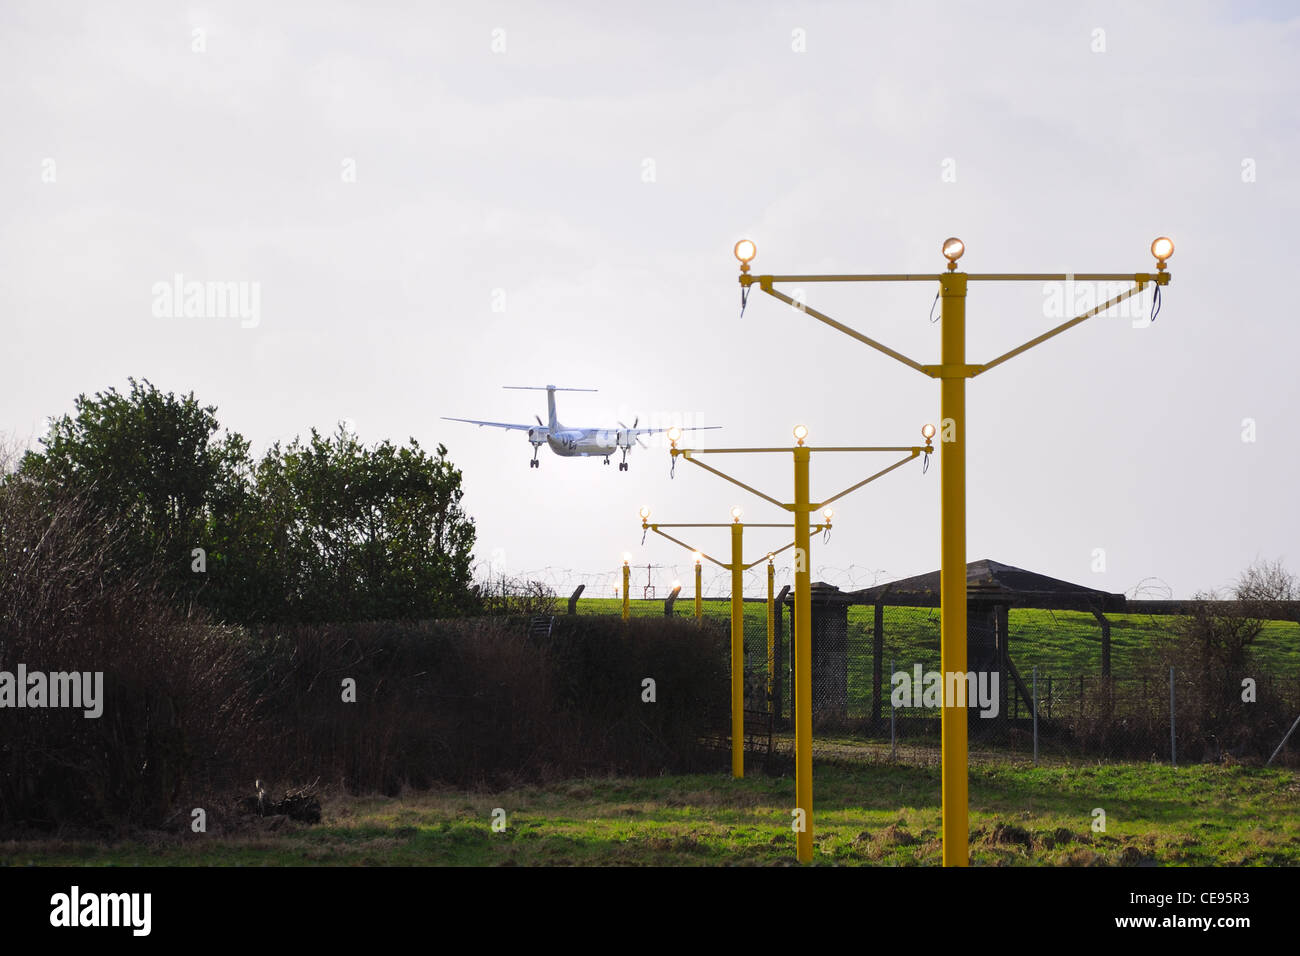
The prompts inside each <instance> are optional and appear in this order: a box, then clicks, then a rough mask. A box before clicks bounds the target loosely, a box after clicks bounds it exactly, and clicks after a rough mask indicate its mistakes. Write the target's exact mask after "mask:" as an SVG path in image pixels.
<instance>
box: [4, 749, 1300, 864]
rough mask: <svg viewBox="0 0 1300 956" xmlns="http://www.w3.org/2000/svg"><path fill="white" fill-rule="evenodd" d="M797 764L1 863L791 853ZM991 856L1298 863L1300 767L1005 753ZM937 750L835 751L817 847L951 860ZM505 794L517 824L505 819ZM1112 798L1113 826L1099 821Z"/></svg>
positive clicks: (983, 805) (631, 858) (977, 820)
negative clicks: (906, 757)
mask: <svg viewBox="0 0 1300 956" xmlns="http://www.w3.org/2000/svg"><path fill="white" fill-rule="evenodd" d="M793 789H794V788H793V781H792V780H790V779H788V778H781V779H774V778H770V777H764V776H759V775H754V776H750V777H748V778H746V779H743V780H732V779H730V778H728V777H726V776H725V775H721V774H716V775H694V776H677V777H659V778H650V779H629V778H605V779H600V778H597V779H588V780H580V781H572V782H568V783H562V784H557V785H554V786H549V787H521V788H517V789H510V790H505V791H500V792H474V791H462V790H443V791H429V792H424V793H411V794H407V795H404V796H401V797H396V798H391V799H390V798H384V797H346V796H335V797H330V798H328V799H327V800H326V801H325V815H324V820H323V822H322V823H321V824H320V825H319V826H304V825H299V824H293V823H289V822H288V821H284V820H283V819H280V820H279V822H278V824H277V823H274V822H272V821H261V820H254V821H252V822H247V823H244V824H241V825H239V826H237V827H234V828H232V829H230V830H227V831H225V832H217V831H218V830H220V827H219V826H214V827H213V832H211V833H208V834H191V833H189V832H184V833H181V834H175V835H163V834H158V835H145V836H143V837H141V836H137V837H136V838H135V839H133V840H131V841H126V842H113V841H106V840H103V839H97V838H85V839H78V838H77V837H76V836H75V835H72V834H64V835H62V836H61V837H58V838H53V839H44V840H39V841H32V842H7V843H0V863H3V864H9V865H13V864H16V865H26V864H28V863H36V864H44V865H59V864H77V865H118V866H123V865H127V866H129V865H145V866H148V865H186V866H187V865H218V866H220V865H271V866H277V865H358V864H389V865H405V864H415V865H429V864H434V865H481V866H528V865H735V864H740V865H760V866H761V865H784V864H789V863H791V862H792V860H793V855H794V846H793V842H792V834H791V833H790V829H789V820H790V805H791V803H792V802H793ZM970 794H971V829H972V832H973V834H974V835H973V839H972V844H971V850H972V858H973V862H974V863H975V864H976V865H986V866H993V865H1101V864H1104V865H1135V864H1140V863H1157V864H1164V865H1180V864H1182V865H1189V864H1199V865H1243V864H1245V865H1281V864H1289V865H1295V864H1297V863H1300V813H1298V812H1297V811H1298V810H1300V777H1298V776H1297V774H1296V773H1295V772H1293V771H1285V770H1259V769H1247V768H1243V767H1222V766H1208V765H1207V766H1193V767H1187V768H1176V769H1175V768H1170V767H1167V766H1158V765H1143V764H1127V765H1112V766H1105V767H1084V768H1073V769H1066V768H1033V767H1010V766H1005V765H991V766H976V767H973V768H972V770H971V787H970ZM938 795H939V779H938V769H937V768H935V767H907V766H899V765H867V766H859V767H850V766H846V765H820V766H819V767H818V770H817V817H816V824H817V831H816V858H815V859H816V862H819V863H834V864H848V865H914V864H921V865H937V864H938V862H939V860H940V838H939V830H940V824H939V802H938ZM498 807H500V808H502V809H504V810H505V811H506V814H507V827H506V829H505V830H504V831H503V832H499V833H498V832H493V830H492V828H491V820H492V812H493V810H494V809H496V808H498ZM1096 807H1101V808H1102V809H1104V810H1105V811H1106V817H1107V820H1106V822H1107V829H1106V832H1105V833H1096V832H1093V831H1092V829H1091V824H1092V820H1093V816H1092V812H1093V809H1094V808H1096Z"/></svg>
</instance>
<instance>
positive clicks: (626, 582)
mask: <svg viewBox="0 0 1300 956" xmlns="http://www.w3.org/2000/svg"><path fill="white" fill-rule="evenodd" d="M631 589H632V568H631V567H630V566H629V565H628V563H627V562H626V561H624V562H623V620H625V621H626V620H627V619H628V617H629V616H630V615H631V613H632V608H631V605H629V603H628V598H629V592H630V591H631Z"/></svg>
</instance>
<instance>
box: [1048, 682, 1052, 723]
mask: <svg viewBox="0 0 1300 956" xmlns="http://www.w3.org/2000/svg"><path fill="white" fill-rule="evenodd" d="M1047 719H1048V720H1051V719H1052V675H1051V674H1048V675H1047Z"/></svg>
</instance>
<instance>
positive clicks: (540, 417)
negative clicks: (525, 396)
mask: <svg viewBox="0 0 1300 956" xmlns="http://www.w3.org/2000/svg"><path fill="white" fill-rule="evenodd" d="M533 418H535V419H537V424H538V425H541V427H542V428H545V427H546V426H545V425H542V416H541V415H534V416H533Z"/></svg>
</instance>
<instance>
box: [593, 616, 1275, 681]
mask: <svg viewBox="0 0 1300 956" xmlns="http://www.w3.org/2000/svg"><path fill="white" fill-rule="evenodd" d="M694 608H695V605H694V599H692V598H686V599H684V600H681V601H679V602H678V604H677V605H676V607H675V608H674V611H675V612H676V613H677V614H678V615H693V614H694V613H695V610H694ZM621 610H622V604H621V602H620V601H618V600H616V599H612V598H584V599H581V600H579V602H578V613H580V614H619V613H621ZM632 613H633V614H634V615H636V616H637V617H642V616H647V617H649V616H654V615H661V614H662V613H663V601H633V602H632ZM704 613H705V614H706V615H707V616H709V617H713V618H718V619H724V620H726V619H729V618H730V614H731V610H730V603H729V602H728V601H725V600H706V601H705V602H704ZM873 615H874V609H873V608H871V607H869V606H865V605H855V606H851V607H850V608H849V635H848V643H849V654H850V657H851V658H853V657H864V656H865V658H866V662H867V663H866V672H867V673H869V672H870V659H871V643H872V626H873ZM1106 617H1107V619H1108V620H1109V621H1110V622H1111V630H1110V637H1111V671H1112V673H1113V674H1114V676H1116V677H1124V676H1127V675H1129V674H1131V673H1132V672H1133V669H1134V666H1135V664H1136V660H1137V655H1138V654H1139V652H1140V651H1141V650H1142V649H1143V648H1145V647H1149V646H1151V644H1152V642H1153V641H1154V640H1156V639H1158V638H1160V637H1163V636H1165V635H1167V634H1169V633H1170V630H1169V629H1170V628H1171V627H1172V626H1173V623H1174V620H1175V619H1174V618H1171V617H1155V616H1152V615H1148V614H1108V615H1107V616H1106ZM766 620H767V611H766V604H765V603H764V602H762V601H748V602H746V603H745V646H746V654H747V655H748V654H754V655H757V654H759V652H760V650H761V651H762V653H763V654H764V655H765V654H766V639H767V638H766V633H767V623H766ZM1008 626H1009V627H1010V632H1011V656H1012V659H1013V660H1014V661H1015V662H1016V666H1017V667H1018V668H1019V669H1020V670H1021V672H1022V673H1028V671H1029V669H1030V668H1032V667H1033V666H1034V665H1035V664H1036V665H1038V670H1039V673H1040V674H1041V675H1043V676H1046V675H1048V674H1054V675H1056V676H1059V677H1077V676H1078V675H1080V674H1084V675H1090V676H1091V675H1099V674H1100V673H1101V628H1100V627H1099V625H1098V624H1097V620H1096V618H1094V617H1093V616H1092V615H1091V614H1088V613H1085V612H1080V611H1043V610H1034V609H1013V610H1011V611H1010V612H1009V615H1008ZM884 631H885V634H884V646H885V651H884V654H885V659H886V661H888V660H889V659H891V658H892V659H894V660H895V661H896V662H897V663H898V666H899V667H906V668H910V667H911V666H912V665H913V664H917V663H919V664H921V665H922V666H923V667H924V668H925V669H926V670H930V669H936V670H937V669H938V667H939V610H938V609H937V608H934V609H929V608H896V607H889V608H885V611H884ZM1252 654H1253V657H1254V661H1255V663H1256V665H1257V666H1258V667H1259V668H1260V669H1261V670H1262V671H1264V672H1268V673H1274V674H1279V675H1281V674H1291V675H1296V676H1300V624H1294V623H1291V622H1289V621H1267V622H1265V624H1264V631H1263V633H1262V634H1261V635H1260V637H1259V638H1258V640H1257V641H1256V643H1255V645H1254V647H1253V648H1252ZM855 666H859V665H855V664H854V663H852V662H851V663H850V668H851V669H852V668H854V667H855ZM886 666H888V664H886Z"/></svg>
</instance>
